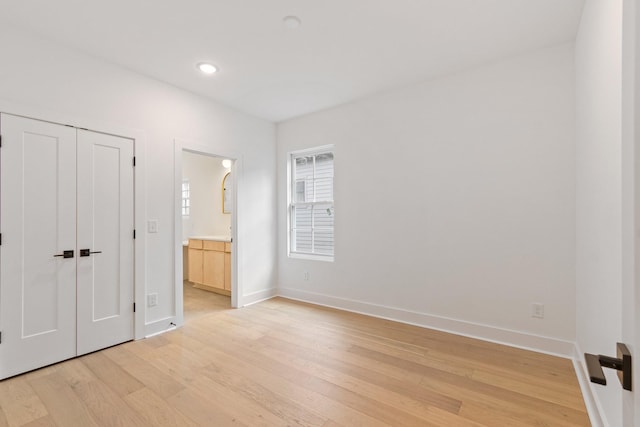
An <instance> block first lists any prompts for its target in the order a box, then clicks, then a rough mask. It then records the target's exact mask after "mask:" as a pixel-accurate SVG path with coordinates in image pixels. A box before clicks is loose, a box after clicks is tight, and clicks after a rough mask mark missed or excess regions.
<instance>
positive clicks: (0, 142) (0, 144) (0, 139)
mask: <svg viewBox="0 0 640 427" xmlns="http://www.w3.org/2000/svg"><path fill="white" fill-rule="evenodd" d="M0 147H2V135H0Z"/></svg>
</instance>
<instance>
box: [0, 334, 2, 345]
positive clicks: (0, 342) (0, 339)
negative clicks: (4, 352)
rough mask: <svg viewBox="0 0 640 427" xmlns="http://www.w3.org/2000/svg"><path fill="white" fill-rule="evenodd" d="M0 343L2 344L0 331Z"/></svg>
mask: <svg viewBox="0 0 640 427" xmlns="http://www.w3.org/2000/svg"><path fill="white" fill-rule="evenodd" d="M0 344H2V332H0Z"/></svg>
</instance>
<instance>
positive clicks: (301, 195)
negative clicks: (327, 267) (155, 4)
mask: <svg viewBox="0 0 640 427" xmlns="http://www.w3.org/2000/svg"><path fill="white" fill-rule="evenodd" d="M331 148H332V147H321V148H317V149H314V150H308V151H300V152H295V153H291V154H290V156H291V157H290V159H289V162H290V163H289V164H290V170H289V176H290V182H289V200H290V204H289V256H293V257H296V256H297V257H301V258H309V257H310V258H313V259H322V260H327V261H332V260H333V253H334V230H333V226H334V206H333V151H332V150H331Z"/></svg>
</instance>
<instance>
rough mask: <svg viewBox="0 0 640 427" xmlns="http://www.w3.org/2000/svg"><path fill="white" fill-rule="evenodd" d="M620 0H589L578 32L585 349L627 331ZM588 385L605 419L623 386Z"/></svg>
mask: <svg viewBox="0 0 640 427" xmlns="http://www.w3.org/2000/svg"><path fill="white" fill-rule="evenodd" d="M621 49H622V2H621V1H620V0H588V1H587V2H586V4H585V8H584V11H583V16H582V21H581V24H580V28H579V31H578V36H577V39H576V106H577V109H576V121H577V135H576V159H577V160H576V161H577V163H576V169H577V171H576V172H577V188H576V206H577V223H576V230H577V231H576V242H577V255H576V283H577V299H576V304H577V330H576V336H577V343H578V346H579V348H580V350H581V351H583V352H589V353H595V354H608V355H614V354H615V343H616V341H620V339H621V330H622V324H621V321H622V315H621V310H622V293H621V286H622V285H621V284H622V270H621V268H622V252H621V251H622V240H621V238H622V236H621V230H622V228H621V227H622V224H621V220H622V211H621V209H622V199H621V189H622V181H621V162H622V151H621V149H622V148H621V147H622V146H621V124H622V118H621V117H622V116H621V114H622V113H621V110H622V98H621V97H622V89H621V88H622V86H621V85H622V80H621V79H622V65H621V64H622V53H621ZM605 371H608V372H607V375H608V380H609V386H607V387H601V386H597V385H591V389H592V391H593V392H594V393H595V394H596V396H597V397H598V400H599V402H600V404H601V405H602V408H601V412H602V415H604V417H605V418H606V420H605V423H607V422H608V425H611V426H618V425H622V420H621V418H620V417H621V414H622V408H621V401H622V399H621V396H620V394H621V393H622V391H621V387H619V386H618V380H617V378H615V376H614V375H613V372H612V371H611V370H609V369H607V370H605Z"/></svg>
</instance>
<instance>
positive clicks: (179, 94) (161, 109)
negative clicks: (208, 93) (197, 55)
mask: <svg viewBox="0 0 640 427" xmlns="http://www.w3.org/2000/svg"><path fill="white" fill-rule="evenodd" d="M0 52H2V54H1V55H0V101H2V102H3V103H4V104H5V105H20V106H26V107H27V109H28V110H32V109H33V110H42V111H52V112H56V113H60V114H66V115H69V116H73V117H80V118H86V120H87V121H88V122H91V121H99V122H101V123H107V124H113V125H114V126H115V127H117V128H132V129H138V130H141V132H143V133H144V134H145V135H146V155H145V159H144V162H145V167H146V179H145V182H146V190H147V192H146V196H147V200H146V210H147V216H148V218H151V219H157V220H158V222H159V232H158V233H157V234H149V235H147V236H146V238H147V239H146V243H147V246H146V260H147V263H146V283H144V284H140V283H137V284H136V286H144V287H145V288H146V292H147V293H150V292H157V293H158V294H159V300H158V305H157V306H156V307H153V308H150V309H148V310H147V312H146V321H147V331H154V330H158V329H164V328H166V327H168V326H169V322H170V321H173V320H174V316H175V315H176V302H175V289H174V277H175V272H174V265H175V263H174V233H173V224H174V221H175V218H174V208H175V207H174V195H173V188H174V172H173V171H174V139H176V138H179V139H185V140H192V141H198V143H199V144H201V145H203V146H206V147H210V149H211V151H212V152H234V153H238V155H239V156H241V157H242V164H243V167H242V170H241V171H240V173H241V174H242V183H243V188H242V189H239V192H238V206H239V211H238V230H237V233H238V241H239V242H242V244H241V245H239V246H238V248H239V249H240V247H242V248H244V249H242V250H241V251H240V253H238V255H237V256H238V257H239V262H238V264H239V265H240V266H241V267H240V271H239V274H238V276H239V277H238V280H241V281H242V289H243V294H244V295H251V294H254V293H256V292H257V293H260V292H264V291H266V292H268V290H269V289H271V288H273V287H274V285H275V272H276V270H275V267H276V266H275V264H276V243H275V237H276V235H275V230H274V224H275V222H276V218H275V215H276V211H275V200H276V187H275V130H274V125H273V124H271V123H268V122H266V121H264V120H259V119H256V118H252V117H249V116H247V115H244V114H241V113H239V112H236V111H234V110H231V109H229V108H226V107H222V106H220V105H218V104H215V103H213V102H211V101H209V100H207V99H204V98H201V97H198V96H195V95H193V94H190V93H188V92H185V91H182V90H179V89H177V88H175V87H173V86H170V85H167V84H164V83H161V82H158V81H155V80H152V79H149V78H146V77H143V76H141V75H138V74H135V73H133V72H130V71H128V70H125V69H122V68H119V67H116V66H112V65H110V64H108V63H105V62H104V61H101V60H99V59H95V58H92V57H89V56H87V55H84V54H82V53H79V52H76V51H72V50H68V49H66V48H63V47H61V46H59V45H56V44H54V43H50V42H47V41H45V40H42V39H39V38H37V37H35V36H32V35H29V34H25V33H22V32H20V31H17V30H15V29H12V28H10V27H8V26H3V27H2V28H0ZM185 66H187V67H188V66H190V64H185ZM194 78H200V76H194ZM221 78H223V77H222V76H221ZM212 84H216V83H214V82H212ZM220 84H222V83H221V82H220ZM9 112H11V111H9ZM42 118H45V119H46V118H47V117H42ZM240 190H241V192H240ZM143 228H144V227H143ZM178 244H179V242H178ZM175 247H179V246H175ZM178 256H180V254H178Z"/></svg>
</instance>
